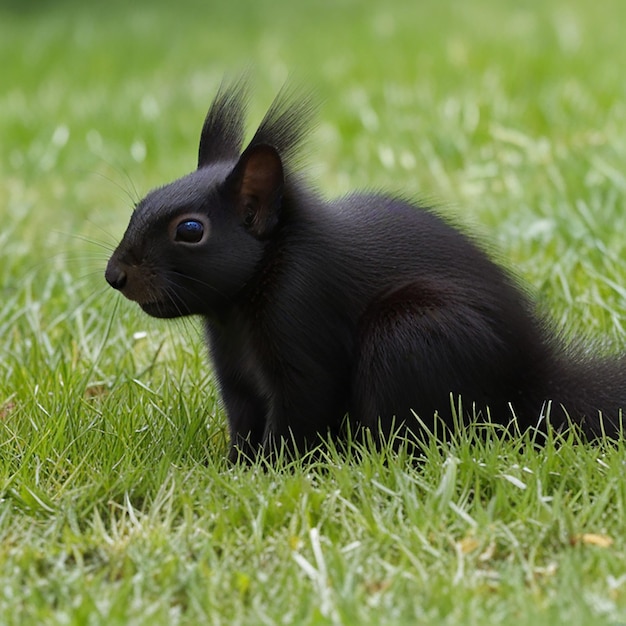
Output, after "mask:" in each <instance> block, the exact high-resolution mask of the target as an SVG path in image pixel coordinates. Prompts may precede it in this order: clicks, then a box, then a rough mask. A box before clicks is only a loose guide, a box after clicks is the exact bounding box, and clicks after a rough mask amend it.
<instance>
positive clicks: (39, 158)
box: [0, 0, 626, 626]
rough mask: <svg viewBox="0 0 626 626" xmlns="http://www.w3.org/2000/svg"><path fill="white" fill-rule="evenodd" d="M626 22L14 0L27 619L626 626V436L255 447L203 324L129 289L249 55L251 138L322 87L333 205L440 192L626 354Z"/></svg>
mask: <svg viewBox="0 0 626 626" xmlns="http://www.w3.org/2000/svg"><path fill="white" fill-rule="evenodd" d="M624 24H626V4H624V3H623V2H619V1H618V0H605V2H603V3H597V2H591V0H569V1H568V2H565V1H564V0H563V1H562V0H546V1H543V2H540V1H539V0H530V1H529V2H526V3H516V2H511V1H509V0H502V1H497V0H476V1H475V2H471V3H469V2H467V3H465V2H461V1H458V2H456V1H453V0H448V1H444V2H439V1H436V0H425V1H423V2H419V3H418V2H409V1H400V0H390V2H387V3H384V4H383V3H376V2H373V1H371V0H366V1H364V2H356V0H354V1H353V0H339V1H336V2H331V1H330V0H323V1H321V2H302V3H297V2H278V1H274V2H272V1H270V0H242V1H241V2H238V3H235V2H226V1H223V2H222V1H220V2H214V3H206V2H201V1H200V0H178V1H177V2H165V1H164V0H158V1H155V2H148V1H147V0H146V1H143V2H142V1H140V0H138V1H136V2H132V3H124V2H122V1H121V0H110V1H109V2H107V3H78V2H74V1H72V0H57V1H56V2H45V1H44V0H39V1H37V0H23V1H19V0H11V1H9V0H4V2H2V3H1V4H0V66H1V67H2V70H1V76H0V138H1V140H0V143H1V146H2V149H1V154H2V158H1V159H0V218H1V222H0V224H1V225H0V624H3V625H4V624H7V625H13V624H15V625H17V624H20V625H22V624H76V625H78V624H80V625H83V624H107V625H112V624H130V625H143V624H149V625H150V626H154V625H156V624H168V625H169V624H200V623H212V624H229V625H230V624H254V625H256V624H450V625H452V624H454V625H456V624H512V623H516V624H533V626H535V625H536V624H543V623H545V624H568V625H571V626H574V625H576V624H613V625H615V626H617V625H618V624H626V481H624V480H623V476H624V464H625V463H626V445H624V444H623V443H622V442H619V443H617V444H615V445H613V444H609V443H602V442H601V443H600V444H599V445H594V446H592V445H587V444H584V443H580V442H579V441H577V439H576V437H575V436H574V435H572V436H568V437H565V438H563V437H555V438H552V439H550V440H549V441H548V442H547V444H546V445H545V447H542V448H537V447H535V446H533V445H531V444H530V442H529V440H528V439H525V438H519V439H509V440H503V439H501V438H500V437H499V434H498V432H497V431H496V430H495V429H493V430H490V429H487V432H486V433H485V432H480V433H476V432H475V431H473V430H471V431H468V432H464V433H459V435H458V436H457V437H455V438H454V439H453V440H451V441H448V442H444V443H442V444H439V445H438V444H436V443H435V442H432V444H431V445H430V447H429V448H428V449H427V450H425V452H424V458H423V459H421V461H420V462H419V463H418V464H415V463H411V462H409V461H408V460H407V459H406V458H404V457H403V456H402V455H401V454H400V455H399V456H398V455H394V454H392V453H390V452H386V451H382V452H380V453H376V452H370V451H368V450H357V449H351V450H350V451H348V453H346V454H341V453H339V452H338V451H336V450H334V448H333V447H332V446H330V447H329V448H328V449H327V450H326V451H325V453H324V454H323V455H322V458H321V459H317V460H315V462H310V463H306V462H294V463H291V464H282V465H280V466H279V467H277V468H266V467H261V466H254V467H251V468H241V467H231V466H229V465H228V463H227V462H226V461H225V455H226V452H227V446H228V438H227V432H226V426H225V417H224V414H223V412H222V409H221V406H220V402H219V398H218V396H217V393H216V389H215V381H214V378H213V375H212V372H211V369H210V366H209V364H208V361H207V359H206V355H205V351H204V346H203V342H202V336H201V332H200V329H199V325H198V324H197V323H196V320H185V321H178V322H165V321H159V320H154V319H150V318H148V317H146V316H144V315H143V314H142V313H141V312H140V311H139V310H137V309H136V308H135V307H133V305H132V303H130V302H127V301H124V300H123V299H122V298H121V297H120V296H119V294H116V293H114V292H113V290H111V289H110V288H108V286H107V285H106V283H105V282H104V278H103V271H104V266H105V263H106V259H107V256H108V254H110V251H111V250H112V248H113V247H114V246H115V243H116V242H117V241H118V240H119V238H120V237H121V235H122V233H123V230H124V228H125V225H126V223H127V219H128V216H129V213H130V211H131V209H132V206H133V203H134V202H135V201H136V200H138V199H139V198H140V197H141V196H142V195H143V194H144V193H145V192H147V191H148V190H149V189H150V188H151V187H154V186H156V185H159V184H162V183H165V182H168V181H170V180H172V179H174V178H176V177H178V176H181V175H183V174H185V173H187V172H188V171H190V170H192V169H193V168H194V166H195V160H196V154H197V140H198V136H199V132H200V127H201V124H202V120H203V117H204V114H205V112H206V109H207V107H208V104H209V103H210V101H211V98H212V96H213V95H214V93H215V91H216V89H217V87H218V85H219V82H220V80H221V78H222V76H223V75H224V73H228V72H230V73H233V72H234V73H236V72H238V71H242V70H245V69H247V70H248V71H249V72H250V74H251V76H252V77H253V80H252V82H253V84H254V89H253V96H252V98H251V106H250V120H251V122H250V123H251V125H250V130H252V126H253V124H254V122H255V121H258V120H259V119H260V117H261V115H262V114H263V112H264V109H265V108H266V107H267V105H268V104H269V102H270V101H271V99H272V97H273V95H274V94H275V93H276V92H277V90H278V89H279V88H280V87H281V85H282V84H283V83H284V82H285V81H286V80H288V79H290V77H291V79H292V80H294V81H296V82H298V83H302V84H305V85H306V86H307V88H309V89H310V90H311V91H312V92H313V93H314V94H315V96H316V98H317V99H318V101H319V115H318V124H317V127H316V129H315V132H314V133H313V134H312V137H311V140H310V142H309V144H308V149H307V153H306V155H305V158H304V163H305V166H304V167H305V169H306V170H307V171H308V172H309V174H310V177H311V178H312V180H314V181H315V183H316V184H317V185H318V186H319V188H320V189H322V190H323V192H324V193H325V194H326V195H328V196H334V195H338V194H342V193H346V192H348V191H350V190H353V189H356V188H369V189H384V190H388V191H392V192H397V193H400V194H402V195H403V196H410V197H415V198H421V199H423V200H424V201H425V202H428V203H433V204H436V205H437V206H438V207H440V209H441V212H442V213H443V214H445V215H448V216H450V218H451V219H453V220H454V221H455V222H456V223H457V224H459V225H460V226H461V227H463V228H464V229H467V230H468V231H470V232H472V233H475V234H476V236H477V237H478V238H479V239H480V240H482V241H483V242H484V245H485V246H486V247H487V248H488V249H489V250H490V251H491V252H492V254H493V255H494V257H496V258H497V259H499V260H501V261H502V262H503V263H504V264H505V265H506V266H507V267H509V268H511V269H512V270H514V271H515V272H516V273H517V274H518V275H519V276H520V278H521V279H522V280H523V281H524V282H525V283H526V284H527V285H528V287H529V289H530V290H531V291H532V292H533V293H534V294H535V296H536V298H537V300H538V302H539V303H540V306H541V307H542V308H543V309H545V310H548V311H550V314H551V315H552V317H553V318H554V319H555V320H556V321H557V322H558V324H559V325H560V326H561V327H562V328H563V329H564V333H565V334H566V335H567V336H570V337H581V336H582V337H585V338H586V339H587V341H588V342H589V343H590V344H594V345H595V346H596V349H601V350H612V351H619V350H622V351H623V350H624V349H625V346H626V328H625V325H626V263H625V259H626V245H625V240H626V238H625V237H624V233H625V232H626V81H625V80H624V70H623V68H624V67H626V40H625V38H624Z"/></svg>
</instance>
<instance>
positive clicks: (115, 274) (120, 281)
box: [104, 262, 128, 290]
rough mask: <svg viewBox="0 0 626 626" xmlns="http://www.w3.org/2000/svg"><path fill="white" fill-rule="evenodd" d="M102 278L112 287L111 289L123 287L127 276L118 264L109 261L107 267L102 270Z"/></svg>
mask: <svg viewBox="0 0 626 626" xmlns="http://www.w3.org/2000/svg"><path fill="white" fill-rule="evenodd" d="M104 278H105V279H106V281H107V283H109V285H111V287H113V289H118V290H120V289H124V285H125V284H126V280H127V278H128V277H127V276H126V272H125V271H124V270H123V269H122V268H121V267H119V266H116V265H114V264H113V263H111V262H109V264H108V265H107V269H106V271H105V272H104Z"/></svg>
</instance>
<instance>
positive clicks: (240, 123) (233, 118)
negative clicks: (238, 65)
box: [198, 78, 247, 168]
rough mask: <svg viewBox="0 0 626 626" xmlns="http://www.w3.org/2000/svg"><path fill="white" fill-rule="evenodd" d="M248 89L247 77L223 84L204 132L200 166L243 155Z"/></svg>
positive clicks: (203, 129)
mask: <svg viewBox="0 0 626 626" xmlns="http://www.w3.org/2000/svg"><path fill="white" fill-rule="evenodd" d="M246 92H247V83H246V80H245V78H240V79H239V80H238V81H236V82H233V83H232V84H225V83H222V85H221V86H220V88H219V91H218V92H217V95H216V96H215V99H214V100H213V103H212V104H211V108H210V109H209V112H208V113H207V116H206V119H205V120H204V125H203V127H202V133H201V134H200V147H199V149H198V168H201V167H205V166H207V165H211V164H212V163H216V162H218V161H223V160H228V159H236V158H237V157H238V156H239V153H240V151H241V146H242V143H243V136H244V118H245V112H246Z"/></svg>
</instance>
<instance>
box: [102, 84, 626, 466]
mask: <svg viewBox="0 0 626 626" xmlns="http://www.w3.org/2000/svg"><path fill="white" fill-rule="evenodd" d="M245 104H246V88H245V85H244V82H243V81H239V82H235V83H233V84H230V85H226V86H222V87H221V88H220V90H219V91H218V93H217V95H216V97H215V100H214V101H213V103H212V105H211V108H210V110H209V112H208V114H207V117H206V120H205V122H204V126H203V128H202V134H201V138H200V147H199V157H198V168H197V170H195V171H194V172H192V173H191V174H189V175H187V176H184V177H183V178H180V179H179V180H176V181H174V182H173V183H170V184H168V185H166V186H164V187H161V188H159V189H156V190H153V191H151V192H150V193H149V194H148V195H147V196H146V197H145V198H144V199H143V200H141V202H139V204H138V205H137V206H136V207H135V210H134V212H133V214H132V216H131V219H130V223H129V225H128V228H127V230H126V233H125V234H124V237H123V239H122V241H121V243H120V244H119V246H118V248H117V249H116V250H115V252H114V254H113V255H112V257H111V259H110V260H109V262H108V265H107V268H106V280H107V281H108V283H109V284H110V285H111V286H112V287H114V288H115V289H118V290H119V291H121V292H122V294H124V295H125V296H126V297H127V298H129V299H131V300H134V301H136V302H137V303H138V304H139V305H140V306H141V308H142V309H143V310H144V311H145V312H146V313H148V314H150V315H152V316H154V317H160V318H175V317H179V316H187V315H200V316H202V318H203V319H204V325H205V328H206V335H207V338H208V343H209V348H210V353H211V356H212V360H213V363H214V367H215V371H216V373H217V377H218V380H219V386H220V391H221V395H222V398H223V401H224V404H225V408H226V412H227V416H228V423H229V429H230V434H231V452H230V458H231V459H232V460H237V459H238V458H240V457H241V456H242V455H243V456H244V457H246V458H252V457H255V456H258V455H271V454H273V453H275V452H276V451H277V449H278V447H279V446H285V447H286V449H287V450H288V451H291V452H293V453H297V452H299V451H303V450H305V449H308V448H310V447H311V446H313V445H315V444H316V443H317V442H318V441H319V438H320V436H322V437H324V436H328V435H330V436H332V437H337V438H341V436H342V434H343V433H344V432H345V430H344V429H346V427H347V428H350V429H351V430H352V431H355V432H356V431H359V430H360V429H365V430H366V431H370V432H372V433H373V435H374V439H375V440H376V441H380V440H381V439H384V438H386V437H388V436H390V435H391V434H393V433H396V432H399V433H400V434H401V435H402V434H404V435H406V436H407V437H408V438H409V439H410V438H420V437H423V436H424V435H425V433H428V431H429V427H430V426H431V425H432V424H433V423H434V422H433V420H434V419H435V416H438V418H437V419H439V420H441V422H443V424H444V425H446V426H448V427H449V428H454V427H455V425H456V426H457V427H458V425H459V424H463V423H466V422H467V420H468V419H475V418H478V419H480V418H481V417H483V418H485V417H489V419H490V420H491V421H492V422H495V423H501V424H503V425H507V426H509V425H510V424H511V423H513V424H514V425H515V427H516V428H517V429H519V430H520V431H524V430H526V429H528V428H530V427H532V426H535V425H541V424H545V423H546V422H547V421H549V422H550V424H551V425H552V427H556V428H559V429H561V428H564V427H566V426H568V425H569V424H570V423H574V424H577V425H578V426H579V427H580V429H581V430H582V432H583V434H584V435H586V436H588V437H590V438H595V437H598V436H602V435H606V436H609V437H617V436H619V435H620V433H621V417H622V409H623V408H624V407H626V357H625V356H624V355H622V356H617V357H603V356H601V357H586V356H584V357H583V355H582V353H581V351H580V350H576V349H575V348H573V347H572V346H568V345H566V344H565V343H564V342H563V341H561V339H560V338H559V335H558V333H555V332H553V330H552V329H551V327H550V324H549V323H547V322H546V321H545V320H544V319H543V318H542V317H541V316H539V315H538V314H537V313H536V312H535V309H534V307H533V305H532V303H531V302H530V300H529V298H528V297H527V295H526V293H525V292H524V290H522V289H521V288H519V287H518V285H517V284H516V282H515V281H514V280H513V279H512V278H511V276H510V275H509V274H508V273H507V272H506V271H504V270H503V269H501V268H500V267H499V266H498V265H496V264H495V263H494V262H492V261H491V260H490V259H489V258H488V256H487V255H486V254H485V253H484V252H483V251H482V250H481V249H480V248H479V247H478V246H477V245H476V244H475V243H474V242H473V241H472V240H471V239H470V238H469V237H467V236H465V235H464V234H462V233H461V232H459V231H458V230H456V229H455V228H453V227H452V226H450V225H448V224H447V223H446V222H445V221H444V220H442V219H441V218H440V217H438V216H437V215H435V214H434V213H433V212H431V211H430V210H429V209H426V208H422V207H419V206H416V205H413V204H410V203H408V202H405V201H403V200H400V199H397V198H394V197H392V196H388V195H381V194H367V193H355V194H351V195H348V196H347V197H344V198H341V199H338V200H334V201H332V202H327V201H324V200H323V199H321V198H320V196H319V195H318V194H317V193H316V192H314V191H313V190H312V189H311V188H310V187H309V186H307V185H306V184H305V183H304V182H303V181H302V180H301V179H300V177H299V176H298V175H297V174H296V172H295V171H294V170H295V168H294V167H293V160H294V157H295V155H296V150H297V148H298V146H299V144H300V143H301V140H302V139H303V137H304V136H305V134H306V131H307V128H308V122H309V120H310V113H311V106H310V104H309V101H308V100H307V99H299V100H298V99H295V98H293V97H292V96H290V95H289V93H288V92H287V91H285V90H283V92H281V94H279V96H278V97H277V98H276V100H275V101H274V103H273V104H272V105H271V107H270V109H269V111H268V113H267V114H266V116H265V117H264V119H263V121H262V123H261V125H260V126H259V128H258V130H257V131H256V133H255V135H254V136H253V138H252V140H251V141H250V143H249V144H248V146H247V147H246V148H245V149H244V150H243V151H242V145H243V135H244V117H245V108H246V107H245ZM458 398H461V402H462V407H463V408H462V409H461V412H462V415H461V416H459V415H458V414H457V409H458V405H457V399H458ZM548 414H549V415H548ZM416 416H419V419H418V418H417V417H416ZM547 417H549V419H546V418H547ZM346 419H347V420H348V421H347V422H346Z"/></svg>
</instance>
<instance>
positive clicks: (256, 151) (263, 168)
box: [229, 144, 284, 237]
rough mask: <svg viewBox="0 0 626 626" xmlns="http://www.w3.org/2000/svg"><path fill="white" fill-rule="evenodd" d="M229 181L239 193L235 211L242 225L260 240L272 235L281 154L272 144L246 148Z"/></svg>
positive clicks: (280, 183) (281, 178)
mask: <svg viewBox="0 0 626 626" xmlns="http://www.w3.org/2000/svg"><path fill="white" fill-rule="evenodd" d="M229 178H230V179H232V180H233V183H234V185H235V193H236V199H235V202H236V210H237V213H238V214H239V216H240V218H241V221H242V222H243V224H244V225H245V226H246V228H248V230H250V232H252V233H253V234H254V235H255V236H257V237H263V236H267V235H269V234H271V232H272V230H273V228H274V227H275V226H276V223H277V222H278V210H279V205H280V201H281V198H282V192H283V184H284V172H283V164H282V161H281V158H280V155H279V154H278V152H277V151H276V149H275V148H273V147H272V146H270V145H267V144H259V145H255V146H250V147H248V148H246V150H245V151H244V152H243V154H242V155H241V157H240V158H239V161H238V162H237V165H236V166H235V168H234V169H233V171H232V173H231V175H230V176H229Z"/></svg>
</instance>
